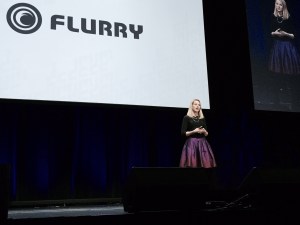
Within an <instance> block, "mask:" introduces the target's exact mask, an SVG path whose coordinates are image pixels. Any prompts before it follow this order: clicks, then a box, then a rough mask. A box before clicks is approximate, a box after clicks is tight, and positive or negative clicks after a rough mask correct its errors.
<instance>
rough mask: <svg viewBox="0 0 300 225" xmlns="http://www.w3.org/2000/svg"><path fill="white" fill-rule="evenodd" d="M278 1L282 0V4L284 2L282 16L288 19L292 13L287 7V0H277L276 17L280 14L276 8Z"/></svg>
mask: <svg viewBox="0 0 300 225" xmlns="http://www.w3.org/2000/svg"><path fill="white" fill-rule="evenodd" d="M277 1H280V2H281V4H282V18H283V19H284V20H287V19H288V18H289V17H290V13H289V11H288V9H287V5H286V2H285V0H275V6H274V13H273V14H274V16H276V17H278V16H280V15H279V14H278V12H277V10H276V2H277Z"/></svg>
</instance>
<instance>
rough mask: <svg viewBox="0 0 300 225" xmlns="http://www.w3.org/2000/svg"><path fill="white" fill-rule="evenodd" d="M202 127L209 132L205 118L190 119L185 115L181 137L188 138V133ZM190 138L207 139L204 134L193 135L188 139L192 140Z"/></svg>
mask: <svg viewBox="0 0 300 225" xmlns="http://www.w3.org/2000/svg"><path fill="white" fill-rule="evenodd" d="M201 126H202V127H203V128H205V130H207V127H206V122H205V118H202V119H197V118H193V117H189V116H188V115H185V116H184V117H183V120H182V125H181V135H183V136H185V137H186V134H185V133H186V132H187V131H193V130H195V129H196V128H197V127H201ZM190 137H196V138H200V137H205V135H204V134H199V133H196V134H192V135H190V136H188V137H186V138H190Z"/></svg>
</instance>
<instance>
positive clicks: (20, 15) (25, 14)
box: [6, 3, 42, 34]
mask: <svg viewBox="0 0 300 225" xmlns="http://www.w3.org/2000/svg"><path fill="white" fill-rule="evenodd" d="M6 19H7V22H8V24H9V26H10V27H11V28H12V29H13V30H15V31H16V32H19V33H21V34H31V33H33V32H35V31H37V30H38V29H39V28H40V26H41V24H42V16H41V14H40V12H39V11H38V10H37V9H36V8H35V7H34V6H32V5H29V4H27V3H18V4H15V5H13V6H12V7H10V8H9V10H8V11H7V14H6Z"/></svg>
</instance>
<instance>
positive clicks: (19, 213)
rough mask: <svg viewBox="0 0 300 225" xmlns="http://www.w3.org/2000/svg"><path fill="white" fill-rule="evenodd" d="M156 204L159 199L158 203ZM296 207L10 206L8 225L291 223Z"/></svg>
mask: <svg viewBox="0 0 300 225" xmlns="http://www.w3.org/2000/svg"><path fill="white" fill-rule="evenodd" d="M158 204H159V203H158ZM295 214H296V213H295V211H293V210H291V211H286V210H283V211H282V210H280V211H273V210H268V209H255V208H251V207H250V208H243V207H241V205H240V208H239V207H238V208H236V207H232V208H231V207H229V208H222V207H218V208H210V209H197V210H196V209H195V210H163V211H143V212H137V213H128V212H125V211H124V208H123V205H122V204H111V205H84V206H48V207H36V208H12V209H10V210H9V212H8V220H7V224H8V225H21V224H26V225H27V224H30V225H35V224H149V225H150V224H155V225H157V224H187V225H189V224H203V225H206V224H207V225H212V224H219V225H220V224H233V225H234V224H246V225H247V224H249V225H250V224H268V223H269V224H281V223H282V222H284V223H285V224H290V223H291V224H292V221H293V220H294V218H295Z"/></svg>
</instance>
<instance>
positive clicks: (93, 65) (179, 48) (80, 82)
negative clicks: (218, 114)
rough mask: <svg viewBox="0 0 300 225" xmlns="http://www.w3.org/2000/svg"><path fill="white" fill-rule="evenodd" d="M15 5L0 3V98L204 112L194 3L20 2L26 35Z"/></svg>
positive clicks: (198, 7)
mask: <svg viewBox="0 0 300 225" xmlns="http://www.w3.org/2000/svg"><path fill="white" fill-rule="evenodd" d="M18 3H22V2H20V1H14V0H1V2H0V20H1V21H0V29H1V35H0V98H4V99H30V100H50V101H66V102H91V103H108V104H126V105H127V104H128V105H146V106H164V107H179V108H182V107H183V108H186V107H187V106H188V104H189V102H190V100H192V99H193V98H200V100H201V102H202V107H203V108H207V109H208V108H209V93H208V81H207V67H206V52H205V39H204V25H203V8H202V0H188V1H186V0H85V1H72V0H60V1H56V0H52V1H49V0H36V1H34V0H28V1H26V3H27V4H30V5H32V6H34V7H35V8H36V9H37V10H38V11H39V12H40V15H41V18H42V23H41V25H40V27H39V29H37V30H36V31H35V32H33V33H27V34H24V32H30V29H31V28H30V26H31V25H32V28H33V27H35V28H38V21H39V18H38V13H36V12H35V11H34V10H33V9H31V8H29V7H26V5H25V6H24V5H15V4H18ZM54 15H56V17H57V19H56V20H55V21H56V23H54V22H53V21H52V23H51V18H52V16H54ZM84 19H85V21H86V24H87V25H86V29H87V30H91V31H95V33H93V32H92V33H87V32H84V31H83V30H82V29H81V26H82V24H85V22H84ZM9 20H10V23H9V22H8V21H9ZM68 21H69V22H68ZM82 21H83V22H82ZM92 21H93V22H92ZM103 21H106V25H107V23H109V24H111V26H112V27H111V29H110V31H111V36H109V35H108V33H107V31H106V30H103V29H102V28H101V25H102V24H103ZM92 23H95V30H93V29H92ZM116 23H121V24H123V26H126V28H127V30H126V34H127V37H123V33H122V32H120V33H119V37H117V33H116V32H115V29H118V26H117V25H116ZM51 24H52V29H51ZM55 24H56V25H55ZM130 24H131V25H132V26H133V28H134V29H135V30H138V26H140V27H142V29H143V31H142V33H140V34H139V35H138V38H134V35H133V32H131V31H130V29H129V28H130ZM106 25H105V26H106ZM12 26H15V29H14V28H13V27H12ZM53 26H55V27H56V29H54V28H53ZM105 26H104V27H105ZM77 29H78V30H77ZM17 30H19V31H17ZM20 30H21V33H20ZM101 31H103V34H101ZM22 32H23V33H22Z"/></svg>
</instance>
